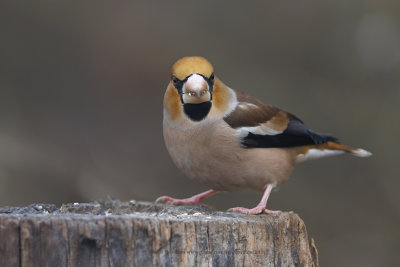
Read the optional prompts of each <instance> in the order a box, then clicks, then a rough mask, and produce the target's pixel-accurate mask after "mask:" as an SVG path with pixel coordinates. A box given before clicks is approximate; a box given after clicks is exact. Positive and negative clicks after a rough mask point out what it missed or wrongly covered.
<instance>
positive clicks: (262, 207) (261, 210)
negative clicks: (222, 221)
mask: <svg viewBox="0 0 400 267" xmlns="http://www.w3.org/2000/svg"><path fill="white" fill-rule="evenodd" d="M272 187H273V186H272V184H269V185H267V188H266V189H265V192H264V195H263V196H262V198H261V201H260V203H258V205H257V206H256V207H255V208H252V209H246V208H242V207H236V208H231V209H229V210H228V211H233V212H241V213H245V214H260V213H266V214H276V213H279V212H281V211H280V210H268V209H267V208H266V207H267V200H268V197H269V195H270V194H271V191H272Z"/></svg>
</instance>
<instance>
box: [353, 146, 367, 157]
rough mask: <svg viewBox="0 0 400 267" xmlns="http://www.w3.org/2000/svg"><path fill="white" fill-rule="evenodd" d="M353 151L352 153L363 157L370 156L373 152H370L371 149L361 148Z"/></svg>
mask: <svg viewBox="0 0 400 267" xmlns="http://www.w3.org/2000/svg"><path fill="white" fill-rule="evenodd" d="M351 153H352V154H353V155H354V156H357V157H362V158H365V157H369V156H371V155H372V153H371V152H369V151H367V150H364V149H361V148H359V149H356V150H354V151H352V152H351Z"/></svg>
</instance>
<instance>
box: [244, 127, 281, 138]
mask: <svg viewBox="0 0 400 267" xmlns="http://www.w3.org/2000/svg"><path fill="white" fill-rule="evenodd" d="M239 131H240V137H246V136H247V135H248V134H249V132H250V133H252V134H259V135H276V134H280V133H282V132H283V131H277V130H274V129H272V128H270V127H268V126H267V125H265V124H260V125H259V126H254V127H241V128H239Z"/></svg>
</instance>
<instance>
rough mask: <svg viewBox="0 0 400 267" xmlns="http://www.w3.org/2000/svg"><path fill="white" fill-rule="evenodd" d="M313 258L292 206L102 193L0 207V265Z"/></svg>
mask: <svg viewBox="0 0 400 267" xmlns="http://www.w3.org/2000/svg"><path fill="white" fill-rule="evenodd" d="M151 265H153V266H234V265H235V266H318V253H317V250H316V248H315V245H314V242H313V240H311V242H309V241H308V237H307V231H306V227H305V225H304V223H303V221H302V220H301V219H300V218H299V216H297V215H296V214H294V213H292V212H289V213H287V212H285V213H281V214H279V215H273V216H272V215H258V216H255V215H243V214H237V213H230V212H215V211H210V210H208V209H207V208H205V207H201V206H173V205H164V204H154V203H149V202H135V201H130V202H119V201H116V200H108V201H103V202H95V203H89V204H66V205H63V206H62V207H61V208H60V209H57V208H56V207H55V206H54V205H31V206H29V207H24V208H12V207H11V208H10V207H6V208H2V209H0V266H85V267H86V266H151Z"/></svg>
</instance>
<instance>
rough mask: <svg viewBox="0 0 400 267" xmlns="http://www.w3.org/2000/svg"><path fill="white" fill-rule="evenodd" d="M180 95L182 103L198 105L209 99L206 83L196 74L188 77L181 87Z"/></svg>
mask: <svg viewBox="0 0 400 267" xmlns="http://www.w3.org/2000/svg"><path fill="white" fill-rule="evenodd" d="M182 93H183V96H182V98H183V102H184V103H191V104H198V103H203V102H206V101H210V99H211V94H210V90H209V88H208V83H207V82H206V81H205V80H204V78H203V77H202V76H201V75H198V74H193V75H192V76H190V77H189V79H188V80H187V81H186V82H185V84H184V85H183V88H182Z"/></svg>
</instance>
